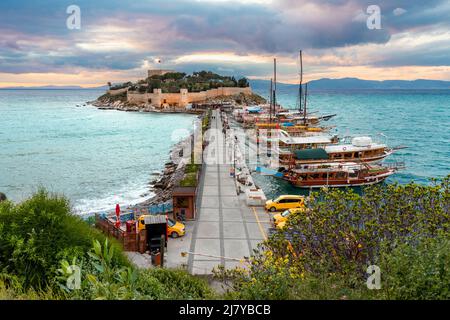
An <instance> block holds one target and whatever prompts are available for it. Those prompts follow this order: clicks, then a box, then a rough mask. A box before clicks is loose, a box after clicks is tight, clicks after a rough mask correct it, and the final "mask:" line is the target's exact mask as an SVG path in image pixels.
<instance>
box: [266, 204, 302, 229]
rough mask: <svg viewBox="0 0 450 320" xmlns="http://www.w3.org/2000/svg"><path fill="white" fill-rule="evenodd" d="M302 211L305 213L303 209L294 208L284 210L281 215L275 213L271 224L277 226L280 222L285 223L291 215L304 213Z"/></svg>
mask: <svg viewBox="0 0 450 320" xmlns="http://www.w3.org/2000/svg"><path fill="white" fill-rule="evenodd" d="M304 211H305V209H304V208H294V209H287V210H284V211H283V212H282V213H277V214H275V215H274V216H273V223H274V224H275V225H278V224H279V223H281V222H285V221H287V220H288V218H289V216H290V215H291V214H295V213H300V212H304Z"/></svg>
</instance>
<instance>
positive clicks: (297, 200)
mask: <svg viewBox="0 0 450 320" xmlns="http://www.w3.org/2000/svg"><path fill="white" fill-rule="evenodd" d="M304 204H305V197H304V196H297V195H283V196H279V197H278V198H276V199H274V200H268V201H267V202H266V206H265V208H266V210H269V211H270V212H275V211H284V210H287V209H294V208H300V207H303V206H304Z"/></svg>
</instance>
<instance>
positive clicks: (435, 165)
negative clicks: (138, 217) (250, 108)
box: [0, 90, 450, 212]
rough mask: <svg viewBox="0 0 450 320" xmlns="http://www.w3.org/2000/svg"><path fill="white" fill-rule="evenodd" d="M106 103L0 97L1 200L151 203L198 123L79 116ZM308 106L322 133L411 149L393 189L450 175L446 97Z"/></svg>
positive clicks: (403, 155) (321, 98) (78, 93)
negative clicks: (43, 196) (38, 197)
mask: <svg viewBox="0 0 450 320" xmlns="http://www.w3.org/2000/svg"><path fill="white" fill-rule="evenodd" d="M102 93H103V92H102V91H97V90H0V145H1V148H0V191H1V192H4V193H6V195H7V196H8V197H9V198H10V199H12V200H14V201H20V200H22V199H24V198H26V197H28V196H29V195H30V194H31V193H32V192H33V191H35V190H36V189H37V188H38V187H39V186H44V187H46V188H47V189H49V190H50V191H54V192H58V193H64V194H65V195H67V196H68V197H69V198H70V199H71V201H72V204H73V206H74V207H75V209H76V210H78V211H80V212H90V211H98V210H103V209H109V208H111V207H113V206H114V204H115V203H123V204H132V203H136V202H139V201H141V200H142V199H144V198H147V197H149V196H150V195H149V194H148V182H149V181H150V180H151V178H152V177H151V173H152V172H153V171H157V170H161V169H162V168H163V166H164V163H165V162H166V161H167V160H168V159H169V154H168V152H169V150H170V148H171V146H172V145H173V143H175V142H176V141H177V138H178V139H179V136H178V137H174V139H172V132H173V130H175V129H178V128H185V129H188V130H190V129H192V126H193V121H194V119H195V117H194V116H190V115H180V114H177V115H168V114H163V115H160V114H147V113H132V112H121V111H115V110H108V111H104V110H97V109H96V108H94V107H91V106H82V107H77V106H76V105H77V104H83V103H85V102H86V101H89V100H94V99H95V98H96V97H98V96H99V95H101V94H102ZM261 94H265V92H261ZM278 101H279V102H280V103H281V104H283V105H284V106H286V107H289V106H290V107H292V108H295V101H296V93H295V91H292V90H291V91H283V90H280V92H279V93H278ZM308 105H309V106H310V109H311V111H317V112H320V113H323V114H325V113H336V114H337V116H336V117H335V118H333V119H331V120H330V121H329V122H325V124H326V125H334V126H336V129H334V130H335V132H337V133H339V134H341V135H360V134H370V135H373V136H376V135H377V134H378V133H383V134H384V135H385V136H386V138H384V137H381V136H379V138H380V139H383V140H382V141H385V139H387V143H388V144H389V145H391V146H396V145H407V146H408V148H407V149H404V150H400V151H399V152H398V153H397V154H396V155H394V156H392V157H391V158H390V160H392V161H405V162H406V166H407V168H406V169H405V170H403V171H401V172H399V173H398V174H396V175H394V176H393V177H392V178H390V179H389V182H392V181H399V182H400V183H407V182H409V181H411V180H414V181H417V182H419V183H424V184H426V183H429V179H430V178H431V177H438V178H439V177H444V176H446V175H447V174H449V173H450V160H449V159H450V130H449V125H450V90H446V91H439V90H428V91H394V90H389V91H345V92H342V91H341V92H333V91H327V92H319V91H315V92H314V91H313V92H311V93H310V95H309V99H308ZM256 182H257V183H258V184H259V185H261V186H262V187H263V189H264V190H265V191H266V193H267V195H268V197H273V196H274V195H277V194H279V193H284V192H291V190H289V186H288V185H286V184H285V183H284V182H282V181H280V180H277V179H275V178H271V177H261V176H260V177H257V178H256ZM292 192H293V191H292Z"/></svg>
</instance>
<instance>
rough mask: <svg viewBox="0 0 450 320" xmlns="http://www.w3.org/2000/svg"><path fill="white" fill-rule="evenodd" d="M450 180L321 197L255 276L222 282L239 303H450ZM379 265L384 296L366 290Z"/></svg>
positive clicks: (266, 248)
mask: <svg viewBox="0 0 450 320" xmlns="http://www.w3.org/2000/svg"><path fill="white" fill-rule="evenodd" d="M449 181H450V176H449V177H446V178H445V179H443V181H442V182H441V183H435V184H434V185H430V186H423V185H417V184H414V183H410V184H408V185H397V184H393V185H380V186H372V187H369V188H367V189H365V190H364V192H363V194H362V195H358V194H356V193H354V192H353V191H352V190H330V191H325V192H323V193H322V194H318V193H315V194H314V195H313V197H312V199H311V200H310V201H308V203H307V209H308V210H306V211H305V212H303V213H298V214H295V215H293V216H290V218H289V220H288V223H287V226H286V228H285V229H284V230H278V231H277V232H275V234H274V235H273V236H271V237H270V238H269V239H268V241H266V242H265V243H264V244H263V245H261V246H260V247H259V249H258V250H256V251H255V252H254V254H253V255H252V257H251V259H250V261H249V264H248V267H247V269H236V270H232V271H228V272H224V271H219V272H218V273H217V277H219V278H220V279H222V280H223V281H224V282H225V284H229V285H230V289H231V291H230V293H229V294H228V295H229V296H230V297H232V298H237V299H448V298H450V294H449V285H448V284H449V283H450V272H449V268H450V250H449V249H450V247H449V241H450V232H449V231H450V215H449V201H448V200H449V188H448V187H449ZM373 264H376V265H378V266H379V267H380V268H381V278H382V289H381V290H369V289H367V286H366V280H367V277H368V274H367V273H366V270H367V267H368V266H369V265H373Z"/></svg>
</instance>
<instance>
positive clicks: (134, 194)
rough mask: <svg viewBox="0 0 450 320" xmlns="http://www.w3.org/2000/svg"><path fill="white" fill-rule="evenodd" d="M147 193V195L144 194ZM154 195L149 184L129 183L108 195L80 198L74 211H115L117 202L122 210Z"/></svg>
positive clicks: (82, 213)
mask: <svg viewBox="0 0 450 320" xmlns="http://www.w3.org/2000/svg"><path fill="white" fill-rule="evenodd" d="M144 195H145V196H144ZM153 196H154V193H152V192H150V191H149V190H148V186H147V185H139V186H136V185H132V184H127V185H126V186H123V187H122V188H121V189H120V190H117V191H116V192H109V193H108V194H107V195H105V196H103V197H101V196H100V197H98V198H89V199H80V200H77V201H75V206H74V211H75V213H76V214H79V215H89V214H92V213H96V212H104V211H113V210H114V209H115V207H116V204H119V205H120V207H121V208H122V210H125V209H126V208H127V207H129V206H133V205H136V204H139V203H141V202H143V201H145V200H148V199H150V198H151V197H153Z"/></svg>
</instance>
